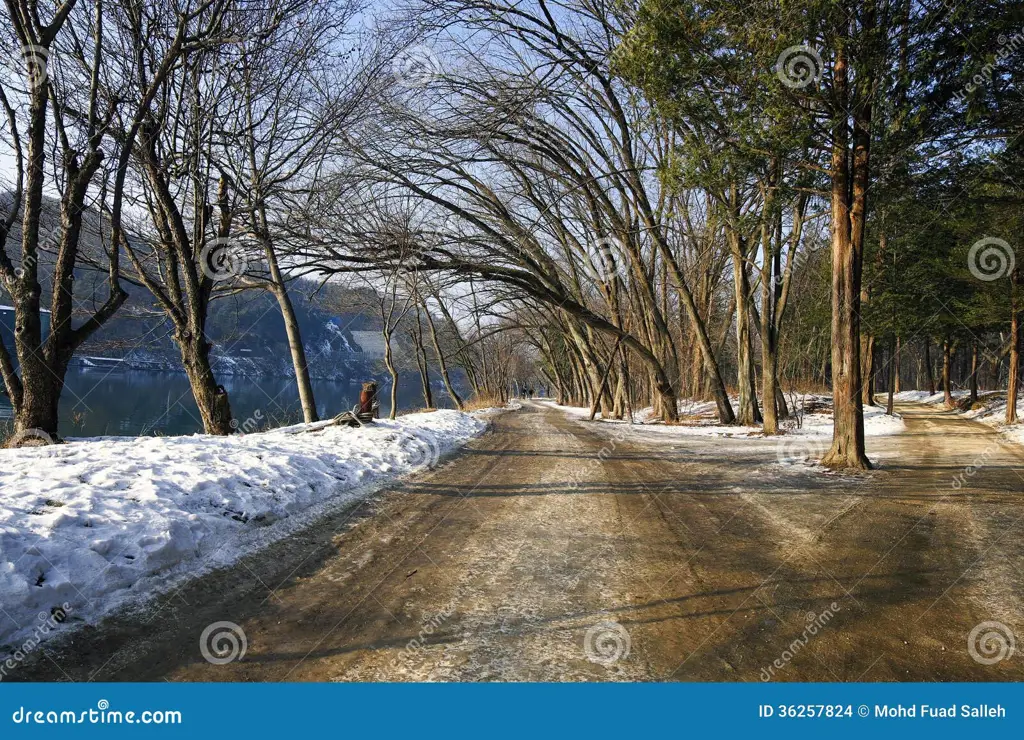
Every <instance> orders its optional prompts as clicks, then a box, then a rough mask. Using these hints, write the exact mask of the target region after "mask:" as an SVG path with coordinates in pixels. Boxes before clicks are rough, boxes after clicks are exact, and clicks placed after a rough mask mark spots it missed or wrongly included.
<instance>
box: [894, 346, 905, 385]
mask: <svg viewBox="0 0 1024 740" xmlns="http://www.w3.org/2000/svg"><path fill="white" fill-rule="evenodd" d="M902 349H903V347H902V345H901V340H900V338H899V337H896V359H895V360H893V366H894V370H895V373H896V383H895V385H894V386H893V388H894V390H895V391H896V393H899V392H900V372H901V370H902V362H901V361H900V358H901V357H902V355H903V352H902Z"/></svg>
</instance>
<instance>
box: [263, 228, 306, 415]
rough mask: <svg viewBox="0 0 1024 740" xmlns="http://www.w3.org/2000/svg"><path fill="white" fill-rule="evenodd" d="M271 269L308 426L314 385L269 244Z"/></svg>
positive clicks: (275, 256)
mask: <svg viewBox="0 0 1024 740" xmlns="http://www.w3.org/2000/svg"><path fill="white" fill-rule="evenodd" d="M264 252H265V254H266V256H267V261H268V263H269V266H270V276H271V280H272V283H271V285H272V288H271V292H272V293H273V294H274V297H275V298H276V299H277V305H278V308H280V310H281V318H282V319H283V320H284V331H285V334H286V335H287V337H288V350H289V352H290V353H291V357H292V369H293V370H294V372H295V385H296V387H297V388H298V391H299V403H300V404H301V405H302V419H303V421H305V422H306V423H307V424H310V423H312V422H314V421H318V420H319V418H320V417H319V416H318V415H317V412H316V399H315V398H314V397H313V384H312V382H311V381H310V378H309V363H308V361H307V360H306V348H305V347H304V346H303V345H302V330H301V329H300V328H299V321H298V319H297V318H296V317H295V308H294V306H292V299H291V297H290V296H289V295H288V286H287V285H286V284H285V281H284V276H283V275H282V274H281V270H280V268H279V267H278V264H277V255H276V254H275V252H274V249H273V248H272V247H271V246H269V243H268V245H267V247H266V249H265V250H264Z"/></svg>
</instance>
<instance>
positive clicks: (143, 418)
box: [0, 369, 449, 437]
mask: <svg viewBox="0 0 1024 740" xmlns="http://www.w3.org/2000/svg"><path fill="white" fill-rule="evenodd" d="M362 380H363V378H359V379H356V378H351V379H345V380H340V381H329V380H314V381H313V391H314V395H315V397H316V402H317V411H318V413H319V414H320V417H321V418H328V417H331V416H334V415H335V414H337V413H339V412H341V411H344V410H347V409H350V408H352V407H353V406H354V405H355V404H356V403H358V401H359V391H360V389H361V387H362V386H361V384H362ZM221 382H222V383H223V384H224V387H225V388H227V390H228V393H229V394H230V397H231V410H232V412H233V414H234V416H235V418H236V419H238V421H239V424H242V425H245V427H246V428H251V424H252V423H253V422H252V421H250V423H249V424H247V423H246V422H247V421H249V420H254V419H255V420H257V421H256V422H255V423H256V425H257V426H258V427H260V428H262V427H264V426H281V425H283V424H288V423H294V422H296V421H301V420H302V414H301V406H300V405H299V396H298V391H297V390H296V389H295V383H294V381H293V380H291V379H288V378H246V377H240V376H234V377H230V376H225V377H223V378H222V379H221ZM434 395H435V400H436V403H437V404H439V405H441V406H442V407H444V406H446V405H449V404H446V403H445V402H446V401H448V398H447V396H446V395H445V393H444V391H443V390H439V391H435V393H434ZM422 405H423V398H422V396H421V395H420V393H419V379H418V377H417V376H410V377H408V378H403V379H402V382H401V383H400V384H399V392H398V407H399V410H401V411H405V410H409V409H415V408H420V407H422ZM381 410H382V413H387V410H388V396H387V389H386V387H385V385H384V384H383V383H382V384H381ZM60 417H61V418H60V434H61V436H63V437H91V436H101V435H117V436H138V435H152V434H162V435H176V434H194V433H196V432H201V431H202V428H203V425H202V422H201V420H200V418H199V411H198V409H197V408H196V404H195V401H194V400H193V398H192V393H191V391H190V390H189V385H188V380H187V379H186V378H185V376H184V375H180V374H176V373H159V372H140V371H127V372H125V371H119V370H114V371H110V370H106V369H103V370H73V371H69V372H68V376H67V383H66V385H65V390H64V394H63V396H62V397H61V404H60ZM10 418H11V407H10V403H9V402H8V401H7V398H6V397H5V396H2V395H0V423H2V422H3V420H5V419H7V420H9V419H10Z"/></svg>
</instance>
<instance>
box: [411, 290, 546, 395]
mask: <svg viewBox="0 0 1024 740" xmlns="http://www.w3.org/2000/svg"><path fill="white" fill-rule="evenodd" d="M423 313H424V314H426V317H427V328H428V329H430V342H431V344H433V346H434V355H435V356H436V357H437V366H438V367H439V368H440V369H441V380H442V382H443V383H444V389H445V390H446V391H448V396H449V397H450V398H451V399H452V403H454V404H455V408H457V409H458V410H459V411H462V407H463V403H462V396H460V395H459V394H458V393H457V392H456V390H455V387H454V386H453V385H452V379H451V376H450V375H449V374H448V362H447V361H446V360H445V358H444V353H443V352H441V343H440V342H439V341H438V339H437V327H436V326H435V325H434V317H433V316H431V315H430V309H429V308H428V307H427V306H426V305H425V304H424V306H423ZM551 368H552V370H553V372H554V373H555V378H556V379H557V380H558V388H559V395H561V392H562V391H561V387H562V384H561V379H560V378H559V376H558V370H557V369H555V366H554V363H553V362H552V365H551Z"/></svg>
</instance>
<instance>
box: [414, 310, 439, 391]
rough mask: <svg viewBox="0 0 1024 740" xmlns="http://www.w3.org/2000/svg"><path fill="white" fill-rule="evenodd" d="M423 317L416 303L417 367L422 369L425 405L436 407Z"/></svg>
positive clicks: (421, 382) (421, 377) (415, 343)
mask: <svg viewBox="0 0 1024 740" xmlns="http://www.w3.org/2000/svg"><path fill="white" fill-rule="evenodd" d="M422 321H423V317H422V315H421V314H420V304H419V301H418V300H417V303H416V322H415V324H414V325H413V329H412V339H413V345H414V350H415V352H416V367H417V368H418V369H419V371H420V388H421V390H422V392H423V405H424V406H425V407H426V408H428V409H432V408H434V393H433V391H431V389H430V366H429V365H428V364H427V350H426V348H424V346H423V323H422Z"/></svg>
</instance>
